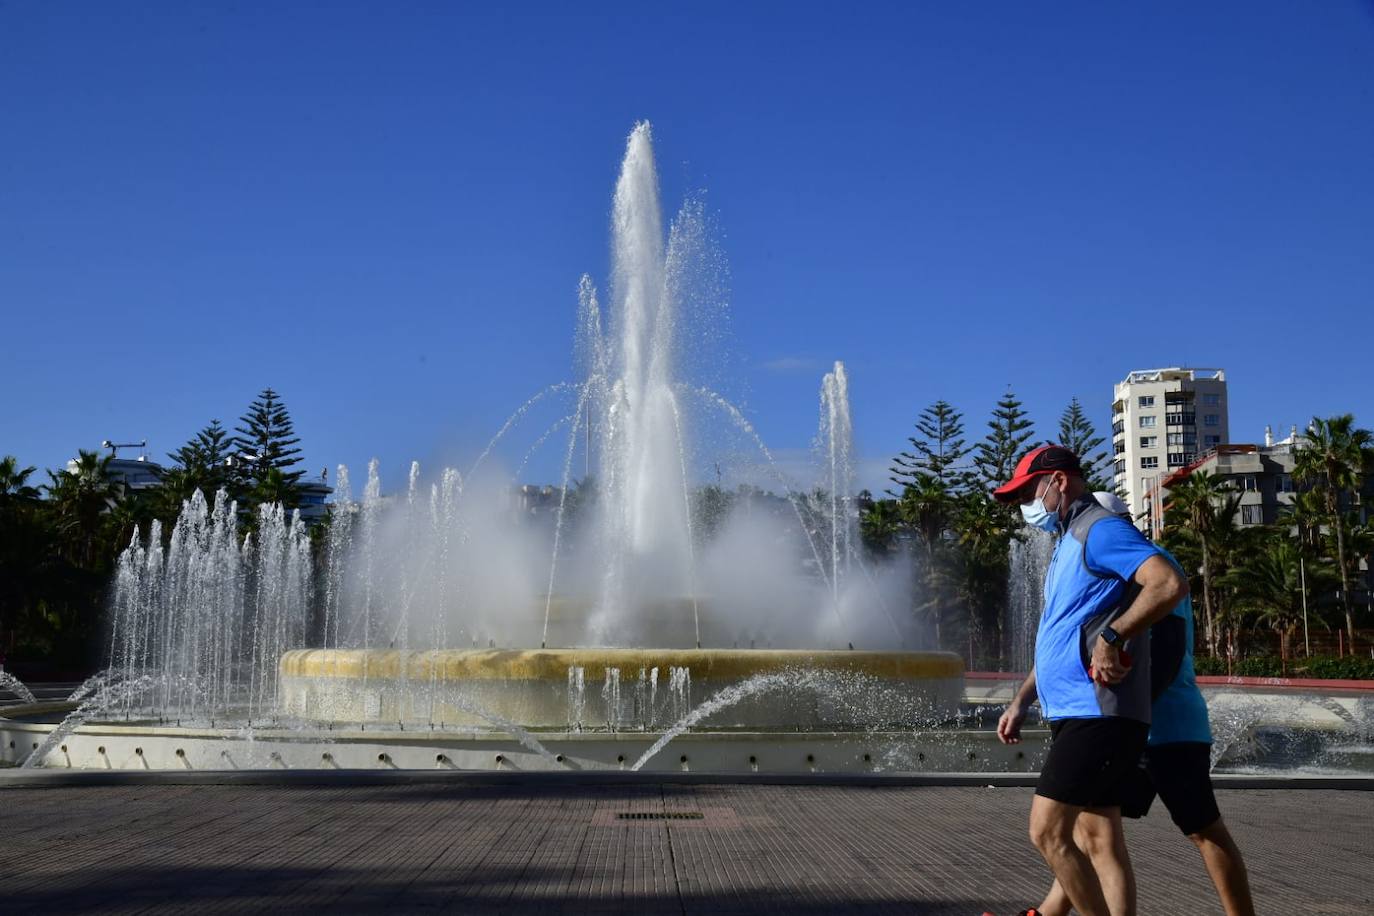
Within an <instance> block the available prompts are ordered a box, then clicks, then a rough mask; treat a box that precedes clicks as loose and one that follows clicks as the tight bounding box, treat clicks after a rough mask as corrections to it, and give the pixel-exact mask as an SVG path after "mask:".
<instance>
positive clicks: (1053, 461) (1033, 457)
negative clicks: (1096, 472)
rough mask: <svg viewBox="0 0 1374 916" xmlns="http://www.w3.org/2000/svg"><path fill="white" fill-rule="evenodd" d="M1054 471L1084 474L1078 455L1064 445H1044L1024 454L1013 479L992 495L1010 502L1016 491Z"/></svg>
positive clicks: (1013, 474) (1002, 500) (1017, 464)
mask: <svg viewBox="0 0 1374 916" xmlns="http://www.w3.org/2000/svg"><path fill="white" fill-rule="evenodd" d="M1053 471H1064V472H1065V473H1067V474H1077V475H1078V476H1079V477H1082V476H1083V466H1082V465H1081V464H1079V463H1078V456H1077V455H1075V454H1074V453H1073V452H1071V451H1069V450H1068V449H1066V448H1064V446H1062V445H1042V446H1040V447H1039V448H1033V449H1031V450H1030V451H1029V452H1026V454H1024V455H1022V456H1021V460H1020V461H1018V462H1016V470H1015V471H1014V472H1012V476H1011V480H1008V481H1007V482H1006V483H1004V484H1002V485H1001V486H1000V487H998V488H997V489H995V490H993V491H992V495H993V497H995V498H996V499H997V500H998V502H1004V503H1009V502H1011V501H1012V499H1013V498H1014V497H1015V495H1016V491H1018V490H1020V489H1021V488H1022V487H1024V486H1025V485H1026V484H1027V483H1029V482H1030V481H1032V480H1034V479H1035V478H1037V477H1039V476H1040V475H1042V474H1049V473H1051V472H1053Z"/></svg>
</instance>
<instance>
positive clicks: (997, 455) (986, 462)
mask: <svg viewBox="0 0 1374 916" xmlns="http://www.w3.org/2000/svg"><path fill="white" fill-rule="evenodd" d="M1034 437H1035V424H1034V423H1032V422H1031V419H1030V416H1029V415H1028V414H1027V413H1026V411H1025V410H1024V409H1022V406H1021V401H1020V400H1019V399H1017V397H1016V395H1015V394H1013V393H1012V390H1011V388H1010V387H1008V388H1007V393H1006V394H1004V395H1002V399H1001V400H1000V401H998V402H997V407H996V409H994V410H993V412H992V419H991V420H989V421H988V434H987V436H986V437H985V438H984V439H983V441H982V442H979V443H978V445H977V446H976V447H975V448H974V450H973V464H974V466H975V467H976V468H977V469H978V480H979V483H981V484H982V487H983V489H984V490H990V489H992V488H993V487H996V486H997V485H998V484H1001V483H1005V482H1006V481H1008V480H1010V479H1011V473H1012V471H1014V470H1015V469H1016V462H1017V461H1018V460H1020V458H1021V456H1022V455H1023V454H1025V452H1026V446H1027V444H1029V443H1030V441H1031V440H1032V439H1033V438H1034Z"/></svg>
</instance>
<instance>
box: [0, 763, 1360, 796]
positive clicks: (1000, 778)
mask: <svg viewBox="0 0 1374 916" xmlns="http://www.w3.org/2000/svg"><path fill="white" fill-rule="evenodd" d="M1036 779H1037V774H1035V773H909V774H845V773H834V774H827V773H812V774H792V773H779V774H768V773H748V774H741V773H703V772H692V773H654V772H632V771H629V770H620V771H610V772H607V771H577V772H573V771H562V772H560V771H546V772H518V773H512V772H491V771H469V770H188V771H175V770H49V769H41V768H40V769H30V770H22V769H3V770H0V790H3V789H56V788H78V787H99V786H218V785H225V786H385V785H403V786H410V785H451V786H455V787H458V786H512V787H521V788H529V787H569V786H653V785H740V786H750V785H753V786H855V787H871V788H884V787H911V786H985V787H987V788H1026V787H1032V786H1034V785H1035V782H1036ZM1212 784H1213V785H1214V786H1216V788H1218V789H1343V790H1351V791H1370V790H1374V777H1371V776H1257V775H1239V774H1218V775H1215V776H1213V777H1212Z"/></svg>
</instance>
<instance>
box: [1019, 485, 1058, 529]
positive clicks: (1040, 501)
mask: <svg viewBox="0 0 1374 916" xmlns="http://www.w3.org/2000/svg"><path fill="white" fill-rule="evenodd" d="M1053 489H1054V486H1053V483H1051V485H1050V489H1049V490H1046V491H1045V496H1049V495H1050V490H1053ZM1045 496H1037V497H1036V498H1035V499H1034V500H1032V501H1031V502H1028V503H1025V504H1023V505H1022V506H1021V517H1022V518H1023V519H1025V521H1026V524H1027V525H1030V526H1032V527H1034V528H1039V529H1040V530H1041V531H1051V532H1053V531H1055V530H1056V529H1058V527H1059V512H1058V510H1055V511H1054V512H1051V511H1050V510H1049V509H1046V508H1045ZM1059 501H1060V502H1061V503H1062V502H1063V501H1064V494H1062V493H1061V494H1059Z"/></svg>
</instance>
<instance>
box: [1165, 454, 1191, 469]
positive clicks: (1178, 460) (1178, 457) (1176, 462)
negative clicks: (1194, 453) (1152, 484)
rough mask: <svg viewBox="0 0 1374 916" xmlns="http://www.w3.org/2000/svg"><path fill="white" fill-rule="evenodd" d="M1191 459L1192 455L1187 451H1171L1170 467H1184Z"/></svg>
mask: <svg viewBox="0 0 1374 916" xmlns="http://www.w3.org/2000/svg"><path fill="white" fill-rule="evenodd" d="M1190 459H1191V456H1190V455H1189V454H1188V453H1187V452H1170V453H1169V467H1171V468H1181V467H1183V466H1184V465H1185V464H1187V463H1188V461H1189V460H1190Z"/></svg>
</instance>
